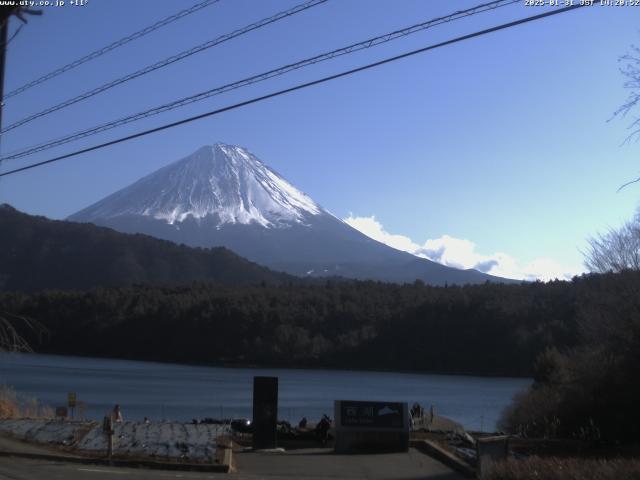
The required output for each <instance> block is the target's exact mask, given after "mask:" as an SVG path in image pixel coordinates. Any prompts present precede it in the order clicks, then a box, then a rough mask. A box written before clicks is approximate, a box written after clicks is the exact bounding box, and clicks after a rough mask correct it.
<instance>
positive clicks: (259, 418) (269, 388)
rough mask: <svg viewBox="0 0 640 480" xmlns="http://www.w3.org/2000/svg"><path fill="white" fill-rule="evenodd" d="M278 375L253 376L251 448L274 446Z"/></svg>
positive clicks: (275, 442) (276, 420)
mask: <svg viewBox="0 0 640 480" xmlns="http://www.w3.org/2000/svg"><path fill="white" fill-rule="evenodd" d="M277 423H278V377H253V448H256V449H263V448H276V446H277V441H278V440H277V436H276V427H277Z"/></svg>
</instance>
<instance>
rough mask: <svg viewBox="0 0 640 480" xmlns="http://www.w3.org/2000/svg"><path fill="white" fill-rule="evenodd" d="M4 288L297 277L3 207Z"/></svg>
mask: <svg viewBox="0 0 640 480" xmlns="http://www.w3.org/2000/svg"><path fill="white" fill-rule="evenodd" d="M0 231H2V234H1V235H0V290H11V291H35V290H42V289H52V288H55V289H88V288H92V287H109V286H127V285H132V284H138V283H144V284H155V285H187V284H190V283H192V282H194V281H202V282H211V283H217V284H224V285H232V286H242V285H257V284H260V283H262V282H265V283H269V284H272V285H280V284H284V283H289V282H291V281H294V280H296V279H295V278H294V277H291V276H289V275H286V274H283V273H276V272H273V271H271V270H269V269H267V268H266V267H262V266H260V265H256V264H255V263H252V262H250V261H248V260H246V259H244V258H241V257H239V256H237V255H236V254H235V253H233V252H231V251H229V250H227V249H225V248H222V247H219V248H214V249H211V250H208V249H207V250H205V249H201V248H191V247H187V246H184V245H176V244H175V243H173V242H169V241H165V240H159V239H156V238H153V237H150V236H147V235H127V234H123V233H120V232H116V231H114V230H111V229H108V228H104V227H97V226H95V225H89V224H79V223H75V222H66V221H58V220H49V219H47V218H45V217H35V216H31V215H27V214H25V213H22V212H19V211H17V210H16V209H14V208H13V207H11V206H9V205H6V204H4V205H0Z"/></svg>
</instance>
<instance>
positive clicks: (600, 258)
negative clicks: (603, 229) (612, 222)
mask: <svg viewBox="0 0 640 480" xmlns="http://www.w3.org/2000/svg"><path fill="white" fill-rule="evenodd" d="M588 242H589V247H588V250H587V252H585V266H586V267H587V268H588V269H589V270H590V271H591V272H597V273H606V272H616V273H617V272H621V271H624V270H640V213H638V214H636V216H635V218H634V219H633V220H631V221H629V222H627V223H625V224H624V225H623V226H622V227H620V228H619V229H610V230H609V231H608V232H607V233H604V234H600V235H597V236H595V237H591V238H589V239H588Z"/></svg>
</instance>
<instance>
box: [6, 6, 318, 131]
mask: <svg viewBox="0 0 640 480" xmlns="http://www.w3.org/2000/svg"><path fill="white" fill-rule="evenodd" d="M327 1H328V0H309V1H307V2H305V3H301V4H299V5H296V6H295V7H292V8H290V9H288V10H285V11H282V12H279V13H276V14H275V15H272V16H270V17H267V18H263V19H262V20H259V21H257V22H254V23H251V24H249V25H246V26H244V27H242V28H239V29H237V30H234V31H233V32H231V33H227V34H225V35H221V36H219V37H217V38H215V39H213V40H210V41H208V42H205V43H202V44H200V45H197V46H195V47H192V48H190V49H188V50H184V51H182V52H180V53H177V54H175V55H172V56H171V57H168V58H165V59H164V60H160V61H159V62H156V63H153V64H151V65H148V66H146V67H144V68H141V69H139V70H136V71H135V72H133V73H129V74H128V75H125V76H123V77H120V78H116V79H115V80H112V81H110V82H108V83H105V84H103V85H100V86H99V87H96V88H94V89H92V90H89V91H88V92H85V93H82V94H80V95H77V96H75V97H73V98H70V99H68V100H65V101H64V102H61V103H58V104H57V105H54V106H52V107H49V108H47V109H45V110H42V111H40V112H37V113H34V114H33V115H29V116H28V117H25V118H23V119H21V120H18V121H16V122H14V123H12V124H11V125H8V126H7V127H5V128H3V129H2V130H0V133H6V132H8V131H10V130H13V129H15V128H18V127H20V126H22V125H25V124H27V123H29V122H32V121H33V120H35V119H37V118H40V117H44V116H45V115H49V114H50V113H53V112H57V111H58V110H62V109H63V108H66V107H69V106H71V105H74V104H76V103H78V102H81V101H83V100H86V99H88V98H91V97H93V96H95V95H98V94H100V93H102V92H106V91H107V90H110V89H111V88H113V87H116V86H118V85H121V84H123V83H126V82H129V81H131V80H133V79H135V78H138V77H141V76H143V75H147V74H148V73H151V72H154V71H156V70H158V69H160V68H164V67H166V66H168V65H171V64H173V63H175V62H179V61H180V60H184V59H185V58H188V57H190V56H192V55H195V54H196V53H200V52H202V51H204V50H207V49H209V48H212V47H215V46H216V45H220V44H221V43H224V42H228V41H229V40H232V39H234V38H237V37H240V36H241V35H245V34H247V33H249V32H251V31H253V30H257V29H259V28H263V27H266V26H267V25H270V24H272V23H275V22H278V21H280V20H282V19H284V18H287V17H291V16H293V15H296V14H297V13H300V12H303V11H305V10H308V9H310V8H312V7H315V6H317V5H320V4H323V3H325V2H327Z"/></svg>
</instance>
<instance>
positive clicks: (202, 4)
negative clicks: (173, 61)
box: [3, 0, 220, 100]
mask: <svg viewBox="0 0 640 480" xmlns="http://www.w3.org/2000/svg"><path fill="white" fill-rule="evenodd" d="M219 1H220V0H204V1H202V2H199V3H196V4H195V5H193V6H192V7H190V8H187V9H185V10H181V11H179V12H177V13H175V14H173V15H170V16H168V17H167V18H165V19H163V20H160V21H158V22H156V23H154V24H153V25H150V26H148V27H145V28H143V29H142V30H139V31H137V32H135V33H132V34H131V35H128V36H126V37H124V38H121V39H120V40H116V41H115V42H113V43H110V44H109V45H107V46H105V47H102V48H99V49H98V50H95V51H93V52H91V53H89V54H88V55H85V56H84V57H81V58H79V59H77V60H74V61H73V62H71V63H68V64H66V65H63V66H62V67H59V68H57V69H55V70H53V71H51V72H49V73H47V74H46V75H43V76H41V77H40V78H37V79H35V80H32V81H30V82H28V83H26V84H24V85H22V86H21V87H18V88H16V89H15V90H12V91H11V92H9V93H7V94H6V95H5V96H4V97H3V100H7V99H8V98H11V97H14V96H16V95H18V94H20V93H22V92H24V91H26V90H29V89H30V88H32V87H35V86H36V85H40V84H41V83H44V82H46V81H47V80H51V79H52V78H55V77H57V76H58V75H61V74H63V73H64V72H68V71H69V70H72V69H74V68H76V67H78V66H80V65H82V64H83V63H87V62H88V61H90V60H93V59H95V58H98V57H100V56H102V55H104V54H105V53H108V52H110V51H112V50H115V49H116V48H118V47H121V46H123V45H126V44H127V43H129V42H132V41H134V40H137V39H138V38H141V37H144V36H145V35H147V34H149V33H151V32H153V31H155V30H158V29H159V28H162V27H164V26H166V25H169V24H170V23H173V22H175V21H176V20H179V19H181V18H183V17H186V16H187V15H191V14H192V13H195V12H197V11H199V10H202V9H203V8H205V7H208V6H209V5H213V4H214V3H218V2H219Z"/></svg>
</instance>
